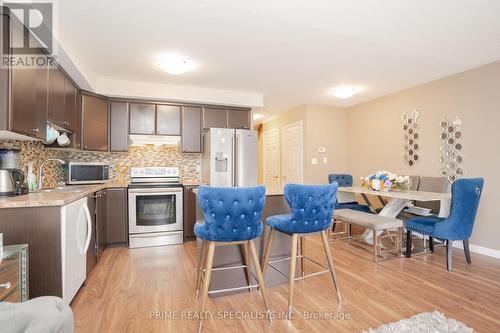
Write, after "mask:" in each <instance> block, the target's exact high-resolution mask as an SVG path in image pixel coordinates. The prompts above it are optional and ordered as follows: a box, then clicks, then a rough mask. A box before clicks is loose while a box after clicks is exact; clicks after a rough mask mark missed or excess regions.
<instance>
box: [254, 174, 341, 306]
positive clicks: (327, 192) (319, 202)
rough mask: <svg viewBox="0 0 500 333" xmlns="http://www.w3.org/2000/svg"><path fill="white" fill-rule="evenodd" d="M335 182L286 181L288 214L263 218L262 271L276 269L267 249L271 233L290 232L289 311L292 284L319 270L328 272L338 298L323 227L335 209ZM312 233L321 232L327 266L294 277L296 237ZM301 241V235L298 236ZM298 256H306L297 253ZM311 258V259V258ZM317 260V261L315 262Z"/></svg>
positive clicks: (269, 247) (272, 235) (329, 222)
mask: <svg viewBox="0 0 500 333" xmlns="http://www.w3.org/2000/svg"><path fill="white" fill-rule="evenodd" d="M337 188H338V184H337V183H333V184H329V185H301V184H286V185H285V189H284V192H285V199H286V201H287V202H288V205H289V206H290V209H291V214H286V215H275V216H269V217H268V218H267V219H266V225H267V226H269V227H270V230H269V238H268V240H267V245H266V249H265V252H264V258H263V263H262V270H263V272H264V273H265V270H266V267H267V266H268V265H269V266H270V267H271V268H273V269H276V268H275V267H274V266H273V265H272V264H273V263H274V262H276V261H271V262H270V261H269V256H270V253H271V246H272V242H273V237H274V231H275V230H277V231H279V232H282V233H285V234H288V235H290V236H292V245H291V255H290V272H289V280H290V285H289V293H288V313H289V315H291V312H292V303H293V287H294V282H295V280H297V279H304V278H306V277H309V276H312V275H318V274H319V273H327V272H330V274H331V276H332V280H333V284H334V286H335V289H336V291H337V297H338V299H339V301H340V300H341V298H340V292H339V289H338V285H337V279H336V277H335V269H334V266H333V260H332V254H331V252H330V247H329V245H328V239H327V235H326V229H328V227H329V226H330V224H331V221H332V215H333V211H334V209H335V199H336V194H337ZM313 233H321V239H322V242H323V247H324V250H325V254H326V258H327V260H328V267H325V266H323V265H321V266H323V267H324V268H327V269H326V270H324V271H322V272H318V273H313V274H310V275H309V276H304V275H302V277H299V278H296V277H295V266H296V260H297V258H298V256H297V247H298V239H299V237H300V238H303V237H305V236H307V235H311V234H313ZM302 242H303V239H302ZM300 257H301V258H300V259H301V260H302V261H303V260H304V259H308V258H307V257H305V256H303V255H301V256H300ZM311 261H312V262H315V261H314V260H311ZM315 263H317V262H315Z"/></svg>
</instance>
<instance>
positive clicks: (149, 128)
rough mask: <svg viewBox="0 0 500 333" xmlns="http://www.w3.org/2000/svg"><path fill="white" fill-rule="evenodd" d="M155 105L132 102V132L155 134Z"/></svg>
mask: <svg viewBox="0 0 500 333" xmlns="http://www.w3.org/2000/svg"><path fill="white" fill-rule="evenodd" d="M155 118H156V113H155V105H154V104H145V103H130V134H150V135H151V134H155Z"/></svg>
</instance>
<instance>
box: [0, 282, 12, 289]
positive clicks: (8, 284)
mask: <svg viewBox="0 0 500 333" xmlns="http://www.w3.org/2000/svg"><path fill="white" fill-rule="evenodd" d="M11 286H12V284H11V283H10V282H6V283H0V288H5V289H10V287H11Z"/></svg>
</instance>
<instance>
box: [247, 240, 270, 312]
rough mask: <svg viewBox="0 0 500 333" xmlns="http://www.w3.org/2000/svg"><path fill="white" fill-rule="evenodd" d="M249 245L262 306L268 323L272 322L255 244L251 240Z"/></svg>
mask: <svg viewBox="0 0 500 333" xmlns="http://www.w3.org/2000/svg"><path fill="white" fill-rule="evenodd" d="M248 244H249V245H250V253H251V255H252V260H253V265H254V267H255V273H256V274H257V280H258V282H259V290H260V294H261V295H262V299H263V300H264V306H265V307H266V311H267V314H268V316H269V321H272V318H271V310H270V308H269V301H268V300H267V290H266V284H265V282H264V275H263V274H262V269H261V268H260V263H259V257H258V256H257V251H256V250H255V243H254V241H253V240H250V241H248Z"/></svg>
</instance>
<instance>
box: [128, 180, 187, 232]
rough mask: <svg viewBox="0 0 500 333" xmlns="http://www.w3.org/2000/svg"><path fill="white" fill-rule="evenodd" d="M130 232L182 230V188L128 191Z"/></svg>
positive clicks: (135, 189)
mask: <svg viewBox="0 0 500 333" xmlns="http://www.w3.org/2000/svg"><path fill="white" fill-rule="evenodd" d="M128 193H129V194H128V207H129V233H131V234H136V233H147V232H160V231H177V230H182V223H183V222H182V188H134V189H129V191H128Z"/></svg>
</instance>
